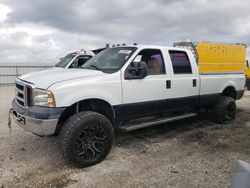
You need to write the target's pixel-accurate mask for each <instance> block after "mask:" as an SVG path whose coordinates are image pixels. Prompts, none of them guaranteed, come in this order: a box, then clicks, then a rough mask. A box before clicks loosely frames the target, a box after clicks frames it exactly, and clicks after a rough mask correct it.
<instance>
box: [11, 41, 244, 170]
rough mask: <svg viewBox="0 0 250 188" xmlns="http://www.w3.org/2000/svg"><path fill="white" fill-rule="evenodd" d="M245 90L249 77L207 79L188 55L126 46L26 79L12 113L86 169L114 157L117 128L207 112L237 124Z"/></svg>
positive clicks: (19, 81)
mask: <svg viewBox="0 0 250 188" xmlns="http://www.w3.org/2000/svg"><path fill="white" fill-rule="evenodd" d="M244 85H245V76H244V72H241V71H239V72H226V73H216V72H212V73H209V72H208V73H203V74H202V75H201V74H199V71H198V66H197V64H196V60H195V58H194V56H193V54H192V52H191V51H190V50H188V49H181V48H175V47H165V46H151V45H150V46H147V45H129V46H119V47H112V48H107V49H105V50H103V51H102V52H100V53H98V54H97V55H96V56H94V57H93V58H91V59H90V60H89V61H87V62H86V63H85V64H84V65H83V66H82V67H81V69H71V70H69V69H55V70H48V71H41V72H35V73H29V74H25V75H23V76H20V77H19V78H17V79H16V97H15V99H14V100H13V102H12V109H11V110H10V113H11V114H12V115H13V117H14V119H15V121H16V122H17V123H18V124H19V125H21V127H23V128H24V129H26V130H28V131H30V132H32V133H34V134H37V135H40V136H49V135H57V134H59V139H60V146H61V150H62V153H63V155H64V157H65V158H66V159H67V160H68V161H69V162H71V163H72V164H75V165H77V166H80V167H86V166H90V165H93V164H96V163H98V162H100V161H102V160H103V159H104V158H105V157H106V156H107V154H108V153H109V151H110V149H111V147H112V143H113V139H114V128H116V129H120V130H123V131H131V130H135V129H139V128H143V127H147V126H151V125H156V124H162V123H166V122H171V121H175V120H180V119H184V118H189V117H193V116H195V115H196V114H197V112H198V110H199V109H201V108H205V109H210V110H211V111H212V114H213V115H212V117H213V119H214V120H216V121H217V122H219V123H227V122H229V121H230V120H232V119H233V118H234V117H235V111H236V103H235V101H236V100H238V99H240V98H242V96H243V94H244Z"/></svg>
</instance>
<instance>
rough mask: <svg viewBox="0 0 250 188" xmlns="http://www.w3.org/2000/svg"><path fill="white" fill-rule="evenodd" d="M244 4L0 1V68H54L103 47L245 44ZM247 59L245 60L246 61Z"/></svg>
mask: <svg viewBox="0 0 250 188" xmlns="http://www.w3.org/2000/svg"><path fill="white" fill-rule="evenodd" d="M249 7H250V1H249V0H237V1H235V0H220V1H219V0H153V1H152V0H98V1H97V0H71V1H66V0H0V63H36V62H39V63H56V62H57V61H58V58H59V57H62V56H64V55H66V54H67V53H69V52H73V51H75V50H79V49H87V50H88V49H93V48H101V47H104V46H105V44H107V43H109V44H121V43H126V44H132V43H134V42H136V43H138V44H153V45H154V44H155V45H166V46H171V45H172V43H173V42H177V41H183V40H186V39H190V40H192V41H194V42H197V41H217V42H234V43H244V44H247V45H248V46H249V49H248V50H247V52H248V53H247V56H248V58H249V57H250V32H249V31H250V9H249ZM249 59H250V58H249Z"/></svg>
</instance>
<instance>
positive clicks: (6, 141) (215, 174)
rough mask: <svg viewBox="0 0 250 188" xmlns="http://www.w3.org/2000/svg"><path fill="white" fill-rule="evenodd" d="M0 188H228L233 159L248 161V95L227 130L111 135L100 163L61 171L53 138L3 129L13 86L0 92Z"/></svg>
mask: <svg viewBox="0 0 250 188" xmlns="http://www.w3.org/2000/svg"><path fill="white" fill-rule="evenodd" d="M0 96H1V98H0V128H1V131H0V151H1V152H0V188H3V187H103V188H105V187H107V188H109V187H115V188H117V187H183V188H187V187H213V188H214V187H220V188H221V187H228V186H229V185H230V177H231V175H232V171H233V169H234V167H235V162H236V160H237V159H241V160H245V161H248V162H250V139H249V137H250V116H249V114H250V92H246V93H245V96H244V98H243V99H241V100H240V101H238V102H237V105H238V112H237V117H236V119H235V121H234V122H232V123H231V124H229V125H219V124H214V123H211V122H210V121H209V120H207V117H205V116H204V117H199V118H197V117H196V118H193V119H189V120H185V121H180V122H175V123H171V124H165V125H160V126H155V127H151V128H146V129H142V130H138V131H134V132H130V133H116V136H115V144H114V146H113V149H112V150H111V153H110V154H109V156H108V157H107V159H106V160H104V161H103V162H101V163H100V164H98V165H95V166H92V167H88V168H84V169H78V168H74V167H72V166H67V164H66V163H65V161H64V159H62V158H61V155H60V153H59V151H58V145H57V144H58V143H57V138H56V137H38V136H35V135H33V134H31V133H29V132H26V131H24V130H23V129H22V128H20V127H18V126H17V125H15V124H13V125H12V132H11V133H10V132H9V129H8V127H7V120H8V109H9V107H10V103H11V100H12V98H13V96H14V88H13V87H0Z"/></svg>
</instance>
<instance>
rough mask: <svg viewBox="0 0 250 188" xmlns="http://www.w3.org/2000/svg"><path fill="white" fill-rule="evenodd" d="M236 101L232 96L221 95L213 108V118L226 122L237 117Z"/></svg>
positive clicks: (216, 120)
mask: <svg viewBox="0 0 250 188" xmlns="http://www.w3.org/2000/svg"><path fill="white" fill-rule="evenodd" d="M235 113H236V102H235V100H234V99H233V98H232V97H226V96H221V97H220V98H219V100H218V102H217V104H216V105H215V106H214V107H213V110H212V120H213V121H214V122H217V123H221V124H226V123H229V122H231V120H233V119H234V118H235Z"/></svg>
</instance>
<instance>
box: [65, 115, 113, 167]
mask: <svg viewBox="0 0 250 188" xmlns="http://www.w3.org/2000/svg"><path fill="white" fill-rule="evenodd" d="M113 138H114V131H113V126H112V124H111V123H110V121H109V120H108V119H107V118H106V117H105V116H103V115H101V114H98V113H96V112H92V111H85V112H80V113H78V114H75V115H73V116H72V117H71V118H69V120H68V121H67V122H66V123H65V124H64V126H63V127H62V130H61V131H60V147H61V150H62V153H63V156H64V157H65V159H66V160H67V161H69V162H71V163H73V164H74V165H76V166H78V167H87V166H91V165H94V164H96V163H99V162H101V161H102V160H104V159H105V157H106V156H107V155H108V153H109V151H110V150H111V147H112V143H113Z"/></svg>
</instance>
